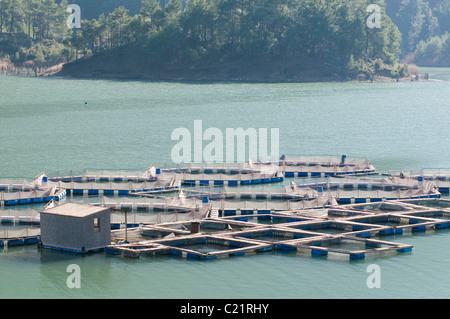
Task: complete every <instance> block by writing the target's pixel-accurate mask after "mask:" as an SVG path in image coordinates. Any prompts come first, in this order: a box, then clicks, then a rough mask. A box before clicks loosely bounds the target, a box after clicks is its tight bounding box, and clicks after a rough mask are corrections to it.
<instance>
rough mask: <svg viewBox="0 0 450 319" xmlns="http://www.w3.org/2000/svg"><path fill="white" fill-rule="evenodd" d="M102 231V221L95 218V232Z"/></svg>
mask: <svg viewBox="0 0 450 319" xmlns="http://www.w3.org/2000/svg"><path fill="white" fill-rule="evenodd" d="M99 231H100V219H99V218H94V232H99Z"/></svg>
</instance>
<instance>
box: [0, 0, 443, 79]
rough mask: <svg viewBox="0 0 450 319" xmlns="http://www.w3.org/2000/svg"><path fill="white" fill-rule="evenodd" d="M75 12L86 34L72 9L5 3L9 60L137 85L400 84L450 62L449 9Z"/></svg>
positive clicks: (169, 1) (118, 8)
mask: <svg viewBox="0 0 450 319" xmlns="http://www.w3.org/2000/svg"><path fill="white" fill-rule="evenodd" d="M70 3H71V4H72V3H74V4H78V5H79V6H80V7H81V17H82V19H83V20H82V23H81V29H73V30H71V29H69V28H68V27H67V25H66V20H67V17H68V15H69V14H70V13H67V12H66V8H67V6H68V4H69V3H68V1H67V0H0V59H1V60H3V61H7V62H10V63H11V64H13V65H15V66H24V65H27V66H30V65H31V66H33V67H49V66H52V65H55V64H59V63H67V62H74V61H79V63H78V64H77V67H78V68H81V66H82V63H81V62H82V61H85V62H86V63H87V64H89V63H91V65H90V66H89V68H92V67H94V66H95V67H96V68H97V69H95V70H92V71H93V72H94V71H95V72H97V73H101V72H102V69H101V68H104V70H105V71H106V70H109V71H110V72H113V68H115V69H116V70H115V71H114V72H116V73H117V72H128V73H129V75H130V76H132V75H133V72H141V73H143V72H153V75H152V76H153V77H157V74H164V73H167V74H170V73H171V72H172V73H173V74H175V73H176V72H181V73H183V72H184V74H185V73H186V72H187V71H189V72H194V73H195V72H196V71H198V70H202V72H203V73H202V74H203V76H204V77H205V79H206V78H207V77H208V74H207V73H208V72H215V74H216V75H217V72H219V71H220V68H221V67H226V66H228V68H229V69H228V71H227V72H228V73H230V72H231V73H236V76H238V75H239V73H242V72H250V71H251V70H250V68H251V67H252V66H253V67H254V68H257V66H260V67H261V69H264V70H268V69H270V68H272V71H273V70H274V68H278V69H277V72H278V74H280V75H281V74H284V78H289V77H290V76H291V77H292V76H293V74H294V73H299V72H300V73H301V72H302V70H303V69H305V68H306V67H309V69H310V70H311V68H314V69H315V71H314V72H316V73H321V72H325V73H327V74H332V76H335V77H339V78H341V79H345V78H354V77H356V76H361V75H363V76H366V77H370V76H373V75H374V74H382V75H388V76H394V77H396V76H402V75H405V74H406V72H407V69H406V68H405V66H404V65H402V64H399V62H400V59H401V58H407V61H408V62H410V63H415V62H417V61H429V60H430V59H431V60H433V61H437V60H439V61H440V63H442V61H445V59H446V58H447V61H448V51H446V50H448V49H447V48H448V45H447V44H446V43H447V42H448V38H449V37H448V36H447V35H446V34H445V31H447V30H448V27H449V19H448V17H449V15H450V12H449V11H450V0H442V1H437V0H403V1H386V4H385V2H384V1H375V0H187V1H181V0H161V1H158V0H71V1H70ZM373 3H376V4H378V5H379V6H380V7H381V15H382V19H381V22H382V24H381V27H379V28H373V27H372V28H370V27H368V24H367V21H368V19H369V16H370V14H371V12H368V10H367V8H368V6H369V5H371V4H373ZM436 43H437V44H436ZM431 48H433V50H432V49H431ZM430 57H431V58H430ZM414 58H416V60H417V61H415V60H414ZM136 59H139V61H136ZM89 60H90V61H91V62H88V61H89ZM132 60H133V61H132ZM94 62H96V63H94ZM97 62H103V63H100V64H99V63H97ZM138 62H139V65H137V63H138ZM419 64H420V63H419ZM127 68H128V69H127ZM280 68H282V70H280ZM68 69H70V66H69V67H68ZM66 70H67V69H66ZM71 70H72V71H73V70H74V68H73V67H72V69H71ZM133 70H134V71H133ZM289 74H291V75H289ZM140 75H142V74H140ZM255 75H258V76H259V75H260V74H255ZM231 76H233V75H232V74H231Z"/></svg>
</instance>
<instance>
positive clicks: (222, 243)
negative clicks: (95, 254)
mask: <svg viewBox="0 0 450 319" xmlns="http://www.w3.org/2000/svg"><path fill="white" fill-rule="evenodd" d="M271 249H272V245H271V244H266V243H261V242H258V241H252V240H244V239H234V238H228V237H221V236H213V235H203V234H197V235H192V236H182V237H177V238H174V239H161V240H156V241H153V242H151V243H141V244H120V245H111V246H108V247H107V248H106V252H107V253H110V254H119V253H120V252H124V256H125V257H132V258H137V257H139V256H140V255H141V254H142V253H146V254H149V253H151V254H158V253H159V254H171V255H176V256H181V257H184V258H190V259H202V260H207V259H217V258H222V257H230V256H241V255H245V254H248V253H255V252H258V251H267V250H271Z"/></svg>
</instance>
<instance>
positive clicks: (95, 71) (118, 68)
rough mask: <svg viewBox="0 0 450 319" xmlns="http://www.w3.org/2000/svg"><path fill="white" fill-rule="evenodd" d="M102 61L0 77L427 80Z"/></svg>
mask: <svg viewBox="0 0 450 319" xmlns="http://www.w3.org/2000/svg"><path fill="white" fill-rule="evenodd" d="M114 62H115V63H112V61H109V60H108V59H105V60H104V61H103V63H99V58H97V57H94V58H92V59H91V58H87V59H80V60H78V61H74V62H70V63H66V64H63V63H61V64H58V65H55V66H51V67H47V68H43V67H41V68H37V67H36V66H34V65H33V64H31V63H29V64H28V65H24V66H15V65H13V64H11V63H9V62H5V61H0V74H9V75H19V76H52V77H67V78H76V79H99V80H100V79H101V80H128V81H164V82H194V83H205V82H232V83H318V82H319V83H320V82H361V83H372V82H373V83H387V82H410V81H426V80H428V76H427V75H426V74H414V75H409V76H407V77H402V78H398V79H397V78H393V77H388V76H382V75H375V76H373V77H372V78H364V77H363V78H349V77H347V76H345V75H343V74H345V72H343V71H342V70H338V71H340V72H336V70H334V69H333V68H330V67H327V66H319V65H317V63H310V62H311V61H308V62H307V63H305V65H306V67H305V68H304V69H302V68H301V67H298V65H297V66H296V67H293V66H292V65H291V64H289V63H282V62H278V63H273V64H271V65H262V64H260V65H258V64H254V65H250V66H249V67H248V68H247V69H245V70H244V69H242V66H241V65H239V64H233V63H229V64H225V65H220V66H217V67H214V66H208V67H205V68H201V67H200V68H182V67H179V68H173V69H166V70H164V69H157V68H155V69H149V68H148V67H147V68H145V67H144V68H142V69H139V68H136V65H139V63H132V64H127V63H125V64H124V63H120V62H118V61H114Z"/></svg>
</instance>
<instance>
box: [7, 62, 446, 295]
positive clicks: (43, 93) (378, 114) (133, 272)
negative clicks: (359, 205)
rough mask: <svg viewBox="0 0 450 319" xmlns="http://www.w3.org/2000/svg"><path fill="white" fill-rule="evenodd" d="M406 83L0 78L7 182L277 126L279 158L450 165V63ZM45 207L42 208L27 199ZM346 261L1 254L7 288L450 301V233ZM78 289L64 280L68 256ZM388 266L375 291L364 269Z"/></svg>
mask: <svg viewBox="0 0 450 319" xmlns="http://www.w3.org/2000/svg"><path fill="white" fill-rule="evenodd" d="M422 71H423V72H425V71H426V72H428V73H430V74H431V77H432V79H433V80H432V81H428V82H400V83H311V84H309V83H308V84H294V83H288V84H243V83H239V84H237V83H230V84H226V83H225V84H224V83H221V84H192V83H165V82H132V81H105V80H74V79H63V78H21V77H10V76H4V75H2V76H0V178H3V177H18V178H33V177H35V176H36V175H38V174H39V173H41V172H48V173H51V172H55V171H64V170H65V171H68V170H79V169H84V168H95V169H139V170H145V169H147V168H148V167H149V166H150V165H151V164H156V165H167V166H173V162H172V158H171V150H172V147H173V146H174V145H175V143H176V142H175V141H173V140H171V134H172V131H173V130H174V129H176V128H180V127H185V128H187V129H189V130H190V131H193V125H194V121H195V120H202V124H203V128H204V129H206V128H210V127H214V128H219V129H220V130H223V131H224V132H225V129H226V128H239V127H242V128H256V129H258V128H267V129H270V128H278V129H279V142H280V153H281V154H300V155H337V156H339V155H341V154H346V155H347V156H349V157H350V156H355V157H364V158H365V157H367V158H368V159H370V161H371V162H372V164H374V165H375V167H376V168H377V170H378V171H380V172H383V171H387V170H399V169H405V170H408V169H421V168H448V167H450V163H449V158H450V147H449V145H450V125H449V120H450V113H449V111H450V82H449V80H450V69H427V70H422ZM32 208H35V209H39V208H40V207H32ZM392 240H393V241H398V242H401V243H405V244H411V245H413V246H414V250H413V252H411V253H406V254H401V255H396V256H384V257H377V258H368V259H366V260H362V261H357V262H353V261H352V262H349V261H348V260H339V259H338V260H330V259H329V258H328V259H327V258H311V257H301V256H296V255H292V254H285V253H277V252H268V253H264V254H257V255H252V256H245V257H238V258H226V259H219V260H215V261H206V262H205V261H194V260H186V259H181V258H177V257H167V256H161V257H157V258H152V257H141V258H140V259H127V258H122V257H117V256H109V255H105V254H104V253H97V254H91V255H87V256H74V255H69V254H61V253H55V252H52V251H46V250H44V251H39V250H38V249H37V248H36V247H35V246H30V247H15V248H8V249H5V250H2V251H0V298H3V299H5V298H168V299H179V298H183V299H184V298H219V299H224V298H238V299H240V298H271V299H272V298H276V299H279V298H283V299H290V298H449V297H450V285H449V280H448V278H450V268H449V267H448V265H449V263H450V248H449V245H448V244H449V243H450V233H449V231H448V230H444V231H440V232H437V233H435V234H428V233H427V234H420V235H404V236H398V237H395V238H392ZM71 264H77V265H79V266H80V270H81V288H80V289H76V288H73V289H70V288H68V286H67V284H66V280H67V278H68V276H69V273H68V272H67V267H68V265H71ZM371 264H377V265H379V266H380V270H381V288H374V289H370V288H368V286H367V284H366V280H367V278H368V276H369V273H368V272H367V267H368V266H369V265H371Z"/></svg>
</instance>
